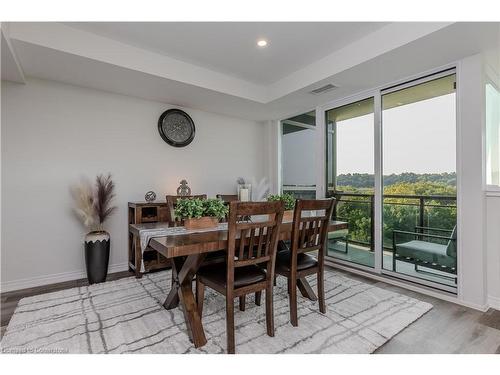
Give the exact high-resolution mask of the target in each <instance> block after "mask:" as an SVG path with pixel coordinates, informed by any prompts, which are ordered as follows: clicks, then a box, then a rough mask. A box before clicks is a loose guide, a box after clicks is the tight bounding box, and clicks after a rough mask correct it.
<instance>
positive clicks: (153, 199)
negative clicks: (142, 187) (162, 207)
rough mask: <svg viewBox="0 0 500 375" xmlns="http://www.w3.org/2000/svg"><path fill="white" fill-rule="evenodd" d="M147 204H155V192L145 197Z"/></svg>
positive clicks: (150, 192) (149, 192)
mask: <svg viewBox="0 0 500 375" xmlns="http://www.w3.org/2000/svg"><path fill="white" fill-rule="evenodd" d="M144 199H145V200H146V202H154V201H155V200H156V193H155V192H154V191H152V190H151V191H148V192H147V193H146V195H145V196H144Z"/></svg>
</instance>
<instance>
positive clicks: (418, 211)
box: [329, 191, 457, 251]
mask: <svg viewBox="0 0 500 375" xmlns="http://www.w3.org/2000/svg"><path fill="white" fill-rule="evenodd" d="M329 195H330V196H333V197H335V198H337V199H338V204H337V205H336V208H335V211H334V213H333V218H335V219H338V220H343V221H347V222H349V242H351V243H354V244H358V245H361V246H366V247H369V249H370V250H371V251H373V250H374V249H375V243H374V238H375V236H374V234H375V225H374V224H375V196H374V194H368V193H348V192H339V191H331V192H329ZM456 207H457V206H456V196H451V195H407V194H387V195H384V196H383V232H384V233H383V247H384V248H385V249H388V250H390V249H392V231H393V230H395V229H397V230H407V231H414V230H415V228H416V227H430V226H432V227H437V228H442V229H453V227H454V225H455V223H456Z"/></svg>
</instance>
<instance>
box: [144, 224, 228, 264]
mask: <svg viewBox="0 0 500 375" xmlns="http://www.w3.org/2000/svg"><path fill="white" fill-rule="evenodd" d="M217 230H227V223H219V224H218V225H217V226H216V227H215V228H208V229H186V228H185V227H169V226H168V224H166V223H165V225H162V226H161V228H155V229H140V230H139V238H140V242H141V251H142V253H144V251H145V250H146V248H147V247H148V245H149V241H150V240H151V239H152V238H156V237H165V236H176V235H181V234H193V233H202V232H212V231H217ZM141 272H145V268H144V262H141Z"/></svg>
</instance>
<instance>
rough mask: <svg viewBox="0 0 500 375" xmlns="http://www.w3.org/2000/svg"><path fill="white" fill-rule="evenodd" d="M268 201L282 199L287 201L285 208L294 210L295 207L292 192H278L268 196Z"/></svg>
mask: <svg viewBox="0 0 500 375" xmlns="http://www.w3.org/2000/svg"><path fill="white" fill-rule="evenodd" d="M267 200H268V202H276V201H282V202H284V203H285V210H293V209H294V208H295V197H294V196H293V195H292V194H287V193H285V194H282V195H279V194H276V195H270V196H268V197H267Z"/></svg>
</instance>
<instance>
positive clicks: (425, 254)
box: [392, 226, 457, 283]
mask: <svg viewBox="0 0 500 375" xmlns="http://www.w3.org/2000/svg"><path fill="white" fill-rule="evenodd" d="M432 233H442V234H432ZM446 233H448V234H449V235H444V234H446ZM392 235H393V238H392V243H393V257H392V267H393V270H394V271H396V261H398V260H399V261H401V262H406V263H411V264H414V265H415V271H416V272H423V273H431V274H432V272H427V271H424V270H421V269H419V268H418V267H419V266H420V267H424V268H428V269H433V270H438V271H441V272H445V273H450V274H453V275H455V276H453V277H452V279H454V280H455V283H456V281H457V278H456V274H457V227H456V226H455V227H454V228H453V229H440V228H429V227H422V226H417V227H415V232H409V231H402V230H394V231H393V234H392ZM403 236H404V237H405V238H406V239H408V237H413V238H414V239H413V240H411V241H406V242H402V243H398V242H397V241H398V237H399V238H401V237H403ZM436 241H440V242H441V243H438V242H436ZM440 276H442V275H440Z"/></svg>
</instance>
